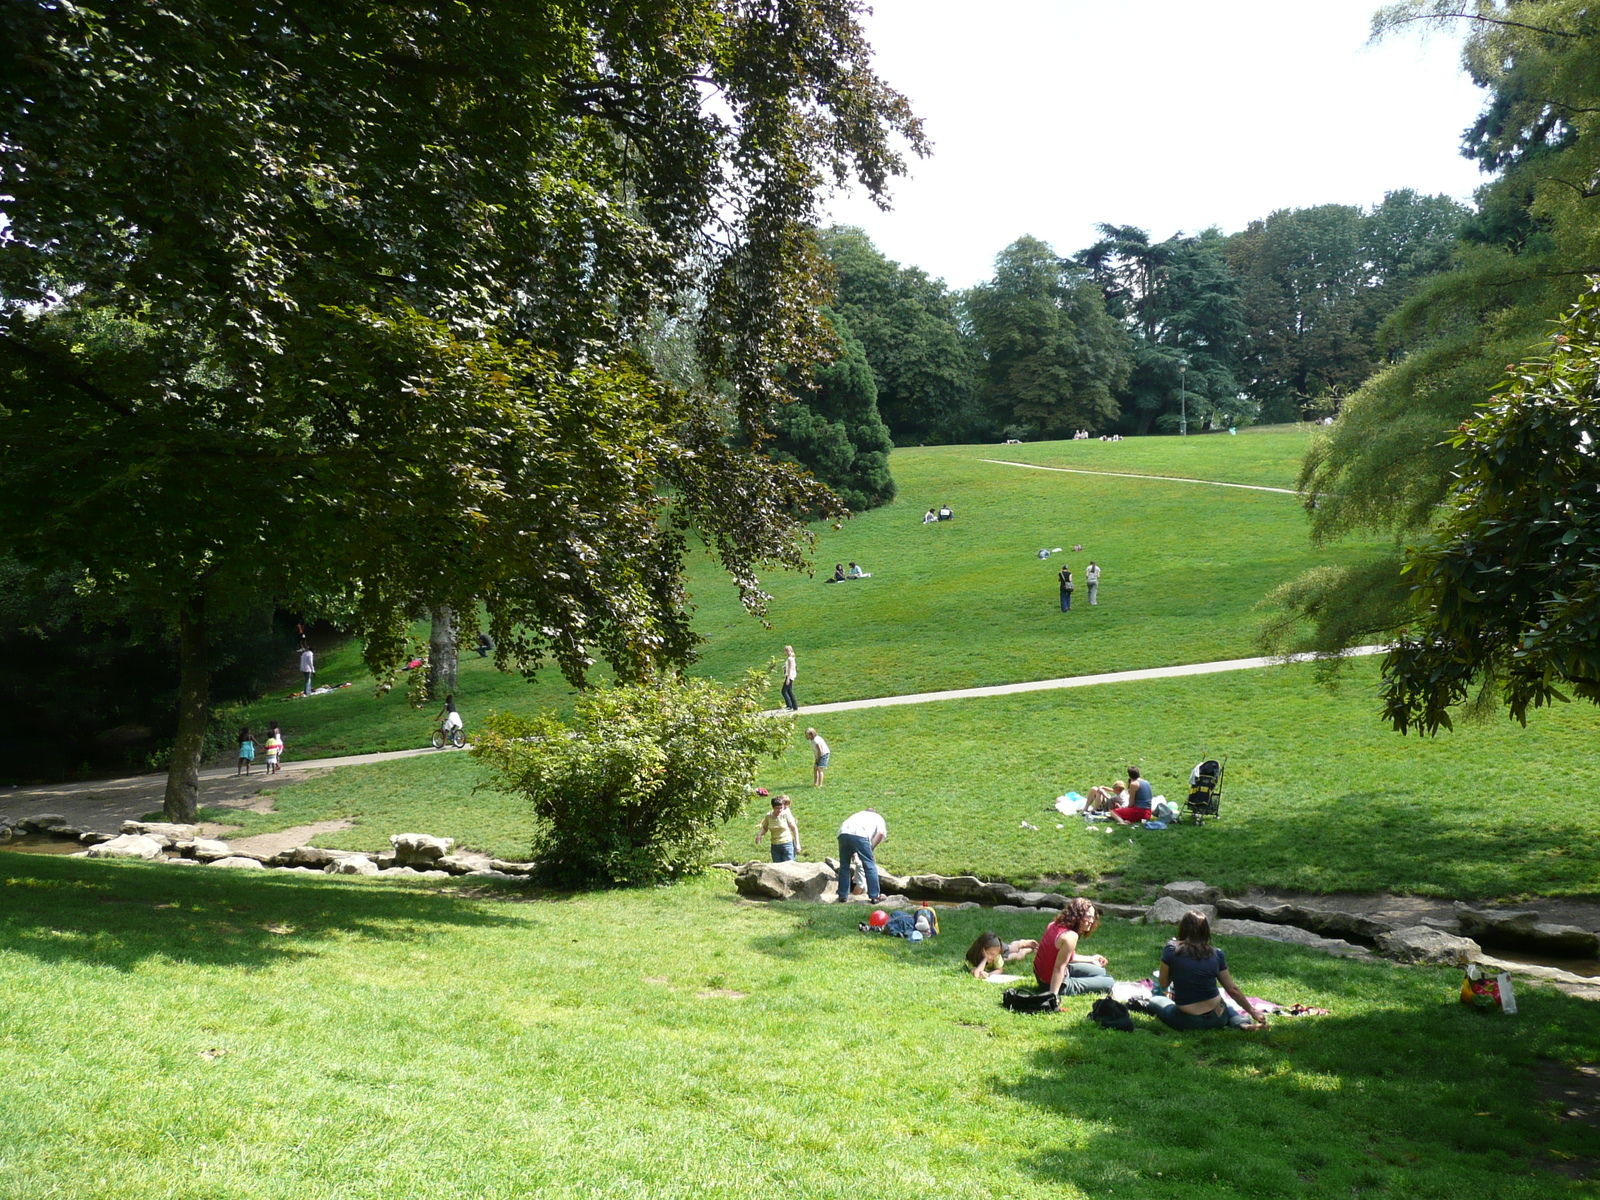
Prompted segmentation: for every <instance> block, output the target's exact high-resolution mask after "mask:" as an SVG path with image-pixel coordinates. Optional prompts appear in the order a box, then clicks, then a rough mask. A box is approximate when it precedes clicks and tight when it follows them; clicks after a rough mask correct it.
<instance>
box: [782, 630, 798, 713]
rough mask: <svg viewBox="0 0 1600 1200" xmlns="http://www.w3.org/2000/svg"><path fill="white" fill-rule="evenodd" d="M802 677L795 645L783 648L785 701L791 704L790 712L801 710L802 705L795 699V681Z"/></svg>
mask: <svg viewBox="0 0 1600 1200" xmlns="http://www.w3.org/2000/svg"><path fill="white" fill-rule="evenodd" d="M799 678H800V667H799V665H798V664H796V662H795V661H794V647H793V646H785V647H784V648H783V702H784V703H785V704H786V705H788V706H789V711H790V712H797V711H799V708H800V706H799V705H798V704H796V703H795V701H794V681H795V680H796V679H799Z"/></svg>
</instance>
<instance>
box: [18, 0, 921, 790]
mask: <svg viewBox="0 0 1600 1200" xmlns="http://www.w3.org/2000/svg"><path fill="white" fill-rule="evenodd" d="M857 7H858V6H857V4H856V3H855V2H854V0H821V2H818V3H807V4H778V5H772V4H765V3H752V2H748V0H682V2H680V3H669V4H657V3H648V4H647V3H611V4H580V5H567V6H553V5H543V4H526V3H515V2H512V0H489V2H487V3H483V4H474V5H459V4H444V3H422V4H417V5H411V6H393V5H380V6H373V5H363V4H355V3H350V2H349V0H315V3H313V2H311V0H266V2H264V3H250V4H241V3H226V2H222V3H219V2H217V0H175V2H172V3H163V4H156V3H153V2H150V0H128V2H127V3H119V4H114V5H106V6H102V7H100V8H94V9H90V8H82V7H77V6H72V5H65V4H58V3H50V2H45V0H16V2H14V3H8V4H6V5H5V6H4V7H3V8H0V56H3V57H0V88H3V91H4V106H3V110H0V197H4V199H3V204H4V208H5V212H6V214H7V217H8V218H9V224H7V225H6V226H5V228H4V232H3V233H0V370H3V371H5V372H6V374H7V376H8V388H7V392H6V396H5V399H4V403H5V405H6V412H5V414H4V415H5V420H4V422H3V425H0V430H3V432H0V551H4V552H8V553H11V554H14V555H15V556H16V557H18V558H19V559H21V560H22V561H25V562H28V563H33V564H36V565H39V566H42V567H60V568H68V569H72V570H74V571H77V572H80V573H81V586H82V587H84V588H86V589H91V590H92V589H106V590H109V591H112V592H115V593H117V594H118V595H119V596H122V597H124V598H126V599H130V600H132V601H135V602H136V603H137V604H139V605H140V606H142V607H144V608H146V609H148V610H152V611H158V612H161V613H163V614H166V615H167V616H168V617H169V618H170V620H171V622H172V624H173V625H174V627H175V628H176V629H177V630H178V631H179V635H180V645H181V654H182V659H183V663H184V674H185V682H184V688H183V692H184V697H183V701H182V705H181V713H180V716H181V720H180V727H179V745H178V751H177V752H176V753H175V755H174V764H173V778H172V782H171V784H170V786H169V792H168V807H169V811H170V812H172V813H173V815H174V816H181V815H188V814H189V813H192V811H193V808H194V800H195V773H194V766H195V761H196V756H197V754H198V747H199V737H200V733H201V731H202V729H203V725H204V719H205V708H206V673H205V660H206V655H205V647H206V641H207V638H206V622H207V620H208V619H213V620H214V619H217V618H218V617H219V616H222V615H224V614H226V613H227V612H228V611H230V609H231V608H232V607H235V606H238V605H243V604H246V603H249V602H252V601H254V600H255V599H256V598H259V597H260V596H261V595H262V594H263V593H271V594H276V595H288V596H295V597H297V598H299V599H301V600H302V601H303V602H305V603H308V604H313V605H316V606H319V607H320V608H321V609H322V610H323V611H332V612H337V613H339V614H341V615H342V616H343V618H344V619H345V621H346V622H347V623H348V624H349V626H350V627H351V628H353V629H354V630H356V631H357V632H359V633H361V634H363V635H365V637H366V639H367V648H368V657H369V661H370V662H371V663H372V665H373V666H374V667H375V668H376V669H379V670H382V669H384V668H386V667H388V666H389V665H390V664H391V663H392V661H393V660H394V658H395V657H396V656H397V654H398V652H399V650H400V647H401V645H402V634H403V630H404V628H405V626H406V624H407V622H408V621H409V619H410V618H411V616H412V615H413V614H414V613H416V612H417V611H419V610H421V609H423V608H425V607H428V606H435V605H446V606H450V607H454V608H455V609H457V610H458V611H466V610H468V609H469V607H470V606H471V605H472V604H473V603H474V602H475V601H476V600H480V599H481V600H482V602H483V603H484V604H485V605H486V606H487V608H488V611H489V614H490V620H491V623H492V625H493V627H494V629H495V633H496V642H497V646H498V650H497V655H498V658H499V661H500V663H501V665H502V666H506V665H516V666H519V667H521V668H522V669H524V670H527V671H530V672H531V671H532V670H533V669H535V668H536V667H537V666H538V664H539V662H540V661H542V660H543V659H544V658H546V657H547V656H548V657H553V658H554V659H555V661H556V662H557V663H558V664H559V665H560V666H561V668H562V670H563V671H565V672H566V673H567V674H568V675H569V676H571V677H573V678H575V679H577V678H581V676H582V673H583V671H584V669H585V668H586V667H587V666H588V665H589V663H590V662H592V661H593V659H594V657H595V656H596V655H599V656H603V657H605V658H607V659H608V660H610V661H611V662H612V663H613V664H614V665H615V666H616V667H617V669H618V671H619V672H620V673H621V674H622V675H623V676H624V677H638V676H640V675H641V674H643V673H645V672H646V671H647V670H649V669H650V668H651V666H652V664H654V663H656V662H658V661H683V660H684V659H686V658H687V657H688V656H689V655H690V653H691V652H692V647H693V643H694V638H693V636H692V634H691V633H690V631H689V628H688V623H687V615H686V605H685V601H684V596H683V592H682V589H681V586H680V570H681V564H682V560H683V556H684V554H685V553H686V547H687V544H688V539H687V538H686V536H685V532H686V529H687V527H688V526H689V525H691V524H692V525H693V526H695V527H697V528H698V529H699V530H701V531H702V532H703V533H704V534H705V535H706V537H707V539H708V541H709V543H710V544H711V546H712V547H713V548H714V550H715V552H716V553H717V554H718V555H719V556H720V558H721V559H722V561H723V563H724V564H725V565H726V566H727V568H728V569H729V571H730V572H731V573H732V575H733V577H734V579H735V581H736V582H737V584H738V586H739V587H740V588H741V589H742V591H743V593H744V595H745V597H746V600H747V602H748V603H750V604H752V605H757V606H758V605H759V604H760V603H761V601H762V599H763V596H762V593H761V590H760V584H759V580H758V577H757V574H756V571H757V568H758V566H759V565H760V564H761V563H763V562H776V563H779V564H783V565H788V566H799V565H802V564H803V562H804V552H805V549H806V539H805V535H804V529H803V527H802V526H801V525H800V524H799V523H798V521H797V519H796V515H795V514H797V513H798V512H801V511H819V510H820V511H824V512H830V511H836V509H837V501H835V500H833V499H832V498H831V497H829V496H828V495H827V494H826V492H825V491H824V490H823V489H821V488H820V487H819V486H817V485H816V484H814V483H813V482H811V481H810V480H809V479H807V478H806V477H804V476H803V475H802V474H801V473H799V472H797V471H795V470H793V469H792V468H789V467H785V466H784V465H782V464H778V463H774V462H772V461H771V460H769V459H767V458H766V457H765V456H764V455H763V454H762V453H761V447H762V445H763V443H764V442H765V441H766V439H767V438H768V437H769V436H770V434H769V430H770V428H771V423H772V417H773V413H774V410H775V407H776V405H777V404H779V403H780V402H782V401H783V400H784V399H785V398H786V395H787V393H786V381H787V378H788V372H789V371H790V370H792V369H793V367H794V366H795V365H796V364H799V365H802V366H804V365H808V364H810V363H813V362H815V361H817V360H818V359H819V358H821V357H824V356H825V331H824V330H823V329H822V328H821V325H820V320H821V318H820V316H819V306H820V304H821V303H822V301H823V300H824V299H825V298H826V295H825V290H824V285H823V271H822V268H821V264H820V261H819V257H818V255H817V252H816V250H815V244H814V241H813V239H812V237H811V234H810V229H811V227H812V226H813V224H814V218H815V207H816V197H817V194H818V192H819V190H820V188H821V187H822V186H823V185H824V184H827V183H835V182H841V181H844V180H846V179H848V178H850V177H851V176H854V177H855V178H857V179H858V180H859V181H860V182H862V183H863V184H864V185H865V186H866V188H867V189H868V190H869V192H870V193H872V194H874V195H880V196H881V194H882V192H883V189H884V187H885V185H886V182H887V180H888V178H889V177H890V176H891V175H892V174H894V173H895V172H897V171H898V170H900V169H901V162H900V159H899V157H898V154H897V152H896V150H895V149H894V147H893V145H892V144H891V138H892V137H893V136H894V135H895V134H897V133H898V134H900V135H903V136H904V137H905V138H908V139H909V141H910V145H911V146H912V147H913V149H917V150H920V149H921V148H922V142H921V131H920V128H919V127H918V125H917V123H916V121H915V120H914V118H912V117H911V116H910V114H909V112H908V110H907V108H906V106H905V103H904V101H903V100H902V99H901V98H900V97H899V96H897V95H896V94H895V93H893V92H892V91H890V90H889V89H888V88H886V87H885V86H884V85H883V84H882V83H881V82H880V81H879V80H878V79H877V77H876V76H875V75H874V74H873V72H872V69H871V67H870V64H869V61H868V49H867V47H866V45H865V43H864V42H863V40H862V37H861V34H860V30H859V28H858V26H857V23H856V16H857ZM690 293H693V294H696V295H698V296H699V297H701V299H702V303H701V304H700V306H699V307H698V309H697V311H696V313H695V314H694V316H695V320H696V322H697V334H696V341H697V347H698V351H699V359H700V363H701V365H702V367H703V369H704V372H705V375H706V379H707V382H708V386H707V387H705V388H703V389H693V388H684V387H681V386H676V385H673V384H670V383H668V382H666V381H664V380H662V379H660V378H658V377H657V376H656V375H655V373H654V372H653V371H652V370H651V369H650V368H649V367H648V366H647V365H646V363H645V361H644V360H643V358H642V356H640V355H638V354H637V353H635V352H634V350H633V349H632V347H633V346H634V345H636V344H637V343H638V342H639V340H640V338H641V336H642V333H643V331H644V330H645V329H646V328H647V327H648V326H649V324H650V323H651V322H652V321H657V320H659V318H660V315H661V314H662V313H663V312H668V313H670V312H672V311H673V310H674V309H675V307H676V299H675V298H676V297H679V296H682V295H685V294H690ZM712 385H714V386H712ZM724 398H726V399H724Z"/></svg>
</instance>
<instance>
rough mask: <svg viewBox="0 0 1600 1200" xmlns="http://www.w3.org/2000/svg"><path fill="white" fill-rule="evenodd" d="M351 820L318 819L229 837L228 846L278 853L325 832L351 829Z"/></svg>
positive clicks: (257, 852) (302, 843) (257, 851)
mask: <svg viewBox="0 0 1600 1200" xmlns="http://www.w3.org/2000/svg"><path fill="white" fill-rule="evenodd" d="M353 827H354V823H353V822H351V821H318V822H316V823H315V824H312V825H295V826H292V827H291V828H289V829H280V830H278V832H277V833H258V834H256V836H255V837H247V838H229V839H228V846H229V848H230V849H233V850H243V851H246V852H247V853H250V854H276V853H277V852H278V851H279V850H290V849H293V848H294V847H295V846H304V845H305V844H306V843H307V842H309V841H310V840H311V839H312V838H314V837H316V836H318V835H319V834H324V833H338V832H339V831H340V830H341V829H351V828H353Z"/></svg>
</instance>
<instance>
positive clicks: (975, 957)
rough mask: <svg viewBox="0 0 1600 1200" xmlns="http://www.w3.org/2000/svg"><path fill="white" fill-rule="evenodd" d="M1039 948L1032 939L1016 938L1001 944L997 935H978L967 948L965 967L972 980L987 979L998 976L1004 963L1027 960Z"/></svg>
mask: <svg viewBox="0 0 1600 1200" xmlns="http://www.w3.org/2000/svg"><path fill="white" fill-rule="evenodd" d="M1038 948H1039V943H1038V942H1036V941H1034V940H1033V939H1032V938H1018V939H1017V940H1016V941H1014V942H1002V941H1001V940H1000V938H999V936H998V935H996V934H993V933H980V934H979V935H978V940H977V941H975V942H973V943H972V945H970V946H968V947H967V966H969V967H971V968H972V977H973V978H974V979H987V978H989V976H991V975H996V974H998V973H999V972H1000V971H1001V969H1002V968H1003V967H1004V966H1005V964H1006V963H1013V962H1017V961H1019V960H1020V959H1024V958H1027V957H1028V955H1030V954H1032V953H1033V952H1034V951H1035V950H1037V949H1038Z"/></svg>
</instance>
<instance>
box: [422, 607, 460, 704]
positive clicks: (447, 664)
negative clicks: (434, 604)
mask: <svg viewBox="0 0 1600 1200" xmlns="http://www.w3.org/2000/svg"><path fill="white" fill-rule="evenodd" d="M458 662H459V653H458V651H457V649H456V611H455V609H453V608H445V607H442V606H441V607H439V608H436V609H434V610H433V630H432V632H431V633H430V634H429V635H428V699H430V700H442V699H444V697H445V696H446V695H447V694H449V693H453V692H454V691H455V690H456V667H457V665H458Z"/></svg>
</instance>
